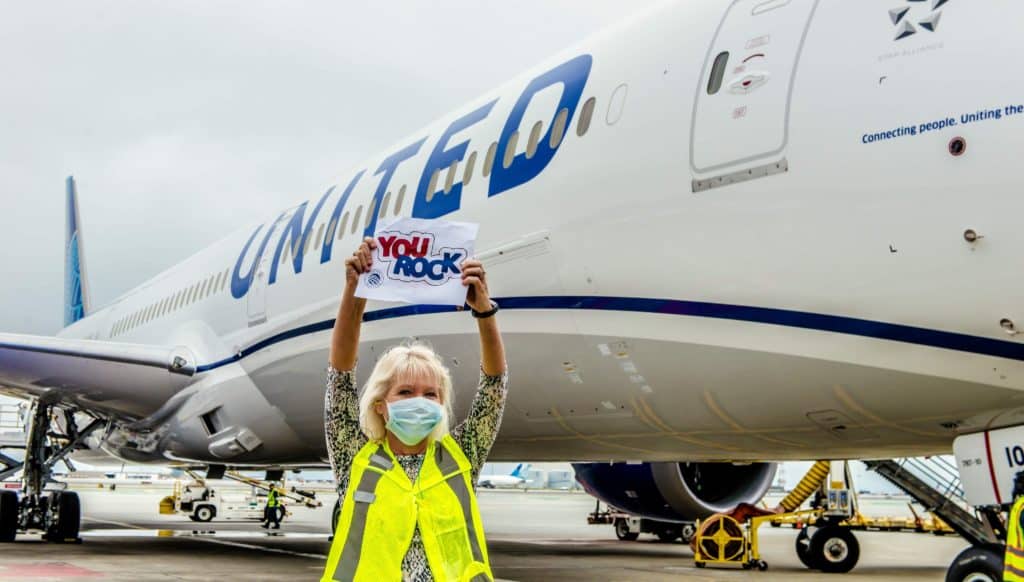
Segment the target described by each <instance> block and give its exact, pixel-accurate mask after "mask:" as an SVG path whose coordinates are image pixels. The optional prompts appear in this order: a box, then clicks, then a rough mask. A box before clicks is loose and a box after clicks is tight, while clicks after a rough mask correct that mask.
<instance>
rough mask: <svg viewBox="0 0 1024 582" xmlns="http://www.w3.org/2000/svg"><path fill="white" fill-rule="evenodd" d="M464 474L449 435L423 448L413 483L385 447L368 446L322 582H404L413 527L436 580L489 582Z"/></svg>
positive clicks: (356, 467) (358, 460) (356, 464)
mask: <svg viewBox="0 0 1024 582" xmlns="http://www.w3.org/2000/svg"><path fill="white" fill-rule="evenodd" d="M470 469H471V465H470V464H469V460H468V459H466V455H465V454H464V453H463V452H462V449H461V448H459V445H458V443H456V442H455V439H453V438H452V437H451V436H450V435H445V437H444V438H443V439H442V440H441V441H431V442H430V443H429V444H428V445H427V451H426V455H425V457H424V459H423V466H422V467H421V468H420V472H419V475H417V477H416V482H415V483H412V482H410V481H409V477H408V475H406V474H405V470H404V469H403V468H402V466H401V465H399V464H398V461H397V460H396V459H395V455H394V454H393V453H392V452H391V448H390V447H389V446H388V444H387V441H386V440H385V441H383V442H381V441H372V442H370V443H367V444H366V445H365V446H364V447H363V448H362V450H360V451H359V453H358V454H357V455H356V456H355V459H353V461H352V470H351V474H350V476H349V485H348V491H346V492H345V500H344V502H343V503H342V506H341V516H340V517H339V518H338V527H337V530H335V532H334V542H333V543H332V544H331V553H330V555H328V557H327V567H326V568H325V569H324V575H323V578H321V582H328V581H334V580H339V581H342V582H352V581H369V582H390V581H392V580H394V581H400V580H402V559H403V558H404V557H405V553H406V551H407V550H408V549H409V544H410V543H411V542H412V536H413V532H414V531H415V529H416V526H419V530H420V538H421V539H422V540H423V549H424V551H425V553H426V555H427V562H428V563H429V565H430V571H431V573H433V575H434V580H437V581H438V582H444V581H448V580H451V581H457V582H491V581H492V580H493V579H494V575H493V574H491V566H490V562H489V561H488V559H487V543H486V541H485V540H484V529H483V523H482V522H481V521H480V511H479V509H478V508H477V503H476V495H474V494H473V484H472V482H471V479H470Z"/></svg>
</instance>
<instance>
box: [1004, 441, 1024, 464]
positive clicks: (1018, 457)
mask: <svg viewBox="0 0 1024 582" xmlns="http://www.w3.org/2000/svg"><path fill="white" fill-rule="evenodd" d="M1004 450H1005V451H1006V462H1007V464H1009V465H1010V467H1011V468H1012V467H1024V447H1021V446H1020V445H1017V446H1015V447H1006V448H1005V449H1004Z"/></svg>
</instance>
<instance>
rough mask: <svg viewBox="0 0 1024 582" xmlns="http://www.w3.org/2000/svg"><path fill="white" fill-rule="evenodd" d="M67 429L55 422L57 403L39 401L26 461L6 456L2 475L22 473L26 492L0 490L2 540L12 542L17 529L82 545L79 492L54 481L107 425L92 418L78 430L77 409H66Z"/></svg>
mask: <svg viewBox="0 0 1024 582" xmlns="http://www.w3.org/2000/svg"><path fill="white" fill-rule="evenodd" d="M60 412H61V413H62V414H63V419H64V422H63V425H64V428H63V432H58V431H59V427H58V426H57V425H58V424H59V423H58V422H55V420H56V414H57V413H58V411H57V410H56V408H55V407H54V405H52V404H48V403H45V402H43V401H42V400H40V401H36V403H35V404H34V405H33V407H32V418H31V421H30V424H29V426H28V435H27V438H26V443H25V460H24V461H23V462H21V463H18V462H16V461H13V460H12V459H10V458H9V457H6V456H3V458H2V459H0V461H3V462H4V464H5V465H6V467H5V468H4V469H3V470H2V471H0V478H5V477H7V476H10V475H13V474H15V473H16V472H17V471H19V470H20V471H21V472H22V478H21V492H20V493H16V492H14V491H11V490H0V542H13V541H14V538H15V536H16V535H17V533H18V532H23V533H27V532H30V531H39V532H42V534H43V539H44V540H46V541H48V542H54V543H68V542H71V543H78V542H81V538H79V537H78V531H79V526H80V524H81V515H82V508H81V504H80V502H79V500H78V494H77V493H75V492H73V491H67V490H65V489H64V488H62V487H61V484H58V483H56V482H54V481H52V479H51V472H52V470H53V466H54V465H55V464H56V463H57V462H58V461H60V460H62V459H64V457H66V456H67V455H68V454H69V453H70V452H72V451H73V450H75V448H77V447H78V446H80V445H81V443H82V441H84V440H85V438H86V437H87V436H89V434H91V433H92V432H93V431H94V430H96V429H97V428H99V427H100V426H102V424H103V422H102V421H101V420H99V419H92V420H91V422H89V423H88V424H87V425H86V426H85V428H83V429H79V428H78V422H77V420H76V418H75V414H74V412H73V411H69V410H62V411H60Z"/></svg>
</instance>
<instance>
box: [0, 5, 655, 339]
mask: <svg viewBox="0 0 1024 582" xmlns="http://www.w3.org/2000/svg"><path fill="white" fill-rule="evenodd" d="M648 3H649V0H645V1H638V0H630V1H629V2H625V1H613V0H586V1H582V0H577V1H570V0H526V1H523V0H517V1H516V2H499V1H481V0H474V1H458V2H455V1H450V2H433V3H431V2H422V1H413V0H408V1H406V2H402V3H396V2H374V3H367V2H360V3H355V2H338V1H334V2H327V1H324V2H296V1H289V2H284V1H281V2H244V3H243V2H208V1H207V2H183V1H175V2H166V1H162V2H156V1H139V0H132V1H130V2H129V1H127V0H125V1H120V2H112V1H92V0H90V1H82V0H77V1H68V2H45V3H37V2H24V3H12V4H8V5H7V10H5V11H4V18H3V19H2V21H0V54H2V55H4V56H3V58H2V59H0V79H3V84H2V87H3V89H2V90H0V111H2V125H0V269H2V271H0V272H2V276H0V280H2V281H4V282H5V284H3V285H0V305H2V309H0V331H5V332H16V333H35V334H52V333H55V332H56V331H58V330H59V329H60V327H61V326H62V322H63V319H62V317H63V316H62V313H63V312H62V309H63V260H64V259H63V253H64V250H63V245H64V231H63V229H64V202H63V200H64V198H63V192H64V178H65V177H66V176H67V175H69V174H74V176H75V178H76V180H77V182H78V188H79V196H80V207H81V218H82V222H83V231H84V243H85V255H86V257H85V258H86V261H87V265H88V269H89V278H90V284H91V287H92V300H93V304H94V306H100V305H104V304H106V303H108V302H109V301H111V300H112V299H114V298H115V297H117V296H118V295H120V294H121V293H123V292H125V291H127V290H128V289H130V288H132V287H133V286H135V285H137V284H138V283H141V282H142V281H145V280H146V279H148V278H150V277H152V276H153V275H155V274H157V273H158V272H160V271H162V270H164V269H166V268H167V267H169V266H171V265H173V264H174V263H176V262H178V261H180V260H182V259H184V258H186V257H188V256H189V255H191V254H192V253H194V252H195V251H197V250H199V249H201V248H202V247H204V246H206V245H208V244H210V243H211V242H213V241H215V240H216V239H218V238H219V237H220V236H221V235H223V234H224V233H225V232H227V231H229V230H231V229H232V228H234V227H237V226H239V225H241V224H244V223H245V222H247V221H253V220H257V219H260V218H263V217H264V216H265V215H267V214H269V213H270V212H271V211H273V210H276V209H279V208H282V207H284V206H287V205H289V204H290V203H293V202H297V201H300V200H303V199H306V198H310V197H312V196H314V195H317V194H320V193H322V191H323V190H324V188H326V187H327V186H329V185H330V184H331V183H332V180H335V179H336V178H338V177H339V176H341V175H342V174H343V173H344V172H346V171H347V170H349V169H351V167H352V166H354V165H355V164H356V163H358V162H359V161H360V160H362V159H363V158H365V157H368V156H371V155H373V154H375V153H378V152H379V151H380V150H381V149H383V148H385V147H387V146H388V145H390V144H392V143H393V142H395V141H396V140H398V139H400V138H402V137H403V136H405V135H406V134H409V133H411V132H413V131H415V130H417V129H418V128H420V127H421V126H423V125H425V124H427V123H428V122H430V121H432V120H433V119H435V118H437V117H439V116H441V115H443V114H444V113H446V112H448V111H449V110H451V109H454V108H457V107H459V106H460V105H461V104H463V103H464V102H467V101H469V100H471V99H473V98H474V97H476V96H477V95H479V94H480V93H482V92H484V91H487V90H489V89H491V88H493V87H495V86H497V85H499V84H500V83H501V82H503V81H505V80H507V79H509V78H510V77H512V76H514V75H516V74H517V73H519V72H522V71H523V70H525V69H528V68H530V67H532V66H534V65H536V64H538V63H539V62H540V61H541V60H543V59H544V58H546V57H548V56H550V55H551V54H553V53H555V52H557V51H558V50H560V49H563V48H565V47H567V46H569V45H572V44H573V43H575V42H576V41H578V40H581V39H583V38H584V37H586V36H587V35H589V34H591V33H592V32H595V31H597V30H600V29H601V28H604V27H605V26H608V25H610V24H613V23H615V22H617V21H619V20H620V19H622V18H624V17H626V16H628V15H629V14H630V13H632V12H634V11H636V10H638V9H641V8H642V7H643V6H644V5H645V4H648Z"/></svg>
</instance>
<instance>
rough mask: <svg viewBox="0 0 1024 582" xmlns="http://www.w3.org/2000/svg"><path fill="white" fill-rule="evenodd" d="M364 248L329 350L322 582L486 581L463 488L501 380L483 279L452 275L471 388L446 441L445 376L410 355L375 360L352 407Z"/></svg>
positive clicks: (495, 419)
mask: <svg viewBox="0 0 1024 582" xmlns="http://www.w3.org/2000/svg"><path fill="white" fill-rule="evenodd" d="M374 248H376V242H375V241H374V240H373V239H371V238H367V239H366V240H365V241H364V242H363V243H362V244H361V245H360V246H359V249H358V250H356V252H354V253H353V254H352V256H351V257H350V258H349V259H347V260H346V261H345V271H346V278H345V290H344V293H343V295H342V298H341V305H340V306H339V308H338V317H337V319H336V320H335V323H334V332H333V336H332V339H331V353H330V366H329V367H328V371H327V395H326V403H325V414H324V416H325V423H326V433H327V447H328V451H329V453H330V458H331V466H332V467H333V469H334V475H335V479H337V481H338V490H339V495H340V497H339V498H340V499H342V500H343V502H342V505H341V515H340V517H339V519H338V525H337V528H336V530H335V533H334V541H333V543H332V545H331V551H330V555H329V556H328V558H327V565H326V568H325V570H324V574H323V578H322V580H324V581H329V580H344V581H346V582H348V581H352V580H355V581H367V580H368V581H371V582H390V581H393V580H395V581H397V580H403V581H409V580H411V581H415V582H423V581H429V580H438V581H442V580H443V581H448V580H458V581H472V582H481V581H491V580H493V579H494V576H493V574H492V573H491V567H490V563H489V561H488V558H487V542H486V541H485V539H484V532H483V525H482V523H481V521H480V512H479V510H478V508H477V502H476V496H475V494H474V491H473V484H474V483H476V480H477V476H478V474H479V472H480V469H481V468H482V467H483V464H484V461H486V460H487V455H488V453H489V452H490V449H491V445H493V444H494V439H495V437H496V436H497V434H498V428H499V426H500V424H501V416H502V412H503V410H504V406H505V396H506V393H507V381H508V374H507V371H506V368H507V367H506V365H505V351H504V346H503V344H502V340H501V335H500V334H499V332H498V324H497V321H496V319H495V317H494V314H495V313H497V311H498V306H497V304H496V303H494V302H493V301H491V299H490V296H489V294H488V289H487V280H486V277H485V272H484V267H483V265H482V264H481V263H480V261H477V260H472V259H470V260H466V261H464V262H463V263H462V265H461V266H460V268H461V269H462V273H461V277H462V284H463V285H465V286H467V287H468V288H469V289H468V292H467V297H466V303H467V304H468V305H469V306H470V308H471V309H472V312H473V316H474V317H475V318H476V322H477V328H478V331H479V334H480V348H481V358H480V360H481V363H480V370H481V371H480V383H479V387H478V389H477V393H476V396H475V397H474V398H473V403H472V404H471V406H470V411H469V417H468V418H467V419H466V420H465V421H464V422H462V423H461V424H459V425H458V426H456V427H455V428H454V429H451V430H450V431H449V422H450V419H451V416H452V387H451V376H450V374H449V372H448V369H447V368H445V366H444V364H443V363H442V360H441V358H440V357H439V356H438V355H437V354H436V353H434V351H433V350H432V349H431V348H430V347H428V346H426V345H423V344H420V343H410V344H403V345H399V346H394V347H392V348H391V349H389V350H388V351H387V352H385V353H384V354H382V355H381V356H380V358H379V359H378V360H377V363H376V364H375V365H374V368H373V371H372V373H371V374H370V377H369V379H368V381H367V383H366V387H365V389H364V390H363V395H362V397H361V398H360V397H359V396H358V395H357V390H356V378H355V364H356V356H357V352H358V347H359V331H360V326H361V322H362V319H363V310H364V308H365V306H366V300H365V299H361V298H357V297H356V296H355V288H356V284H357V282H358V278H359V275H360V274H361V273H366V272H368V271H369V270H370V267H371V264H372V254H371V253H372V250H373V249H374Z"/></svg>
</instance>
